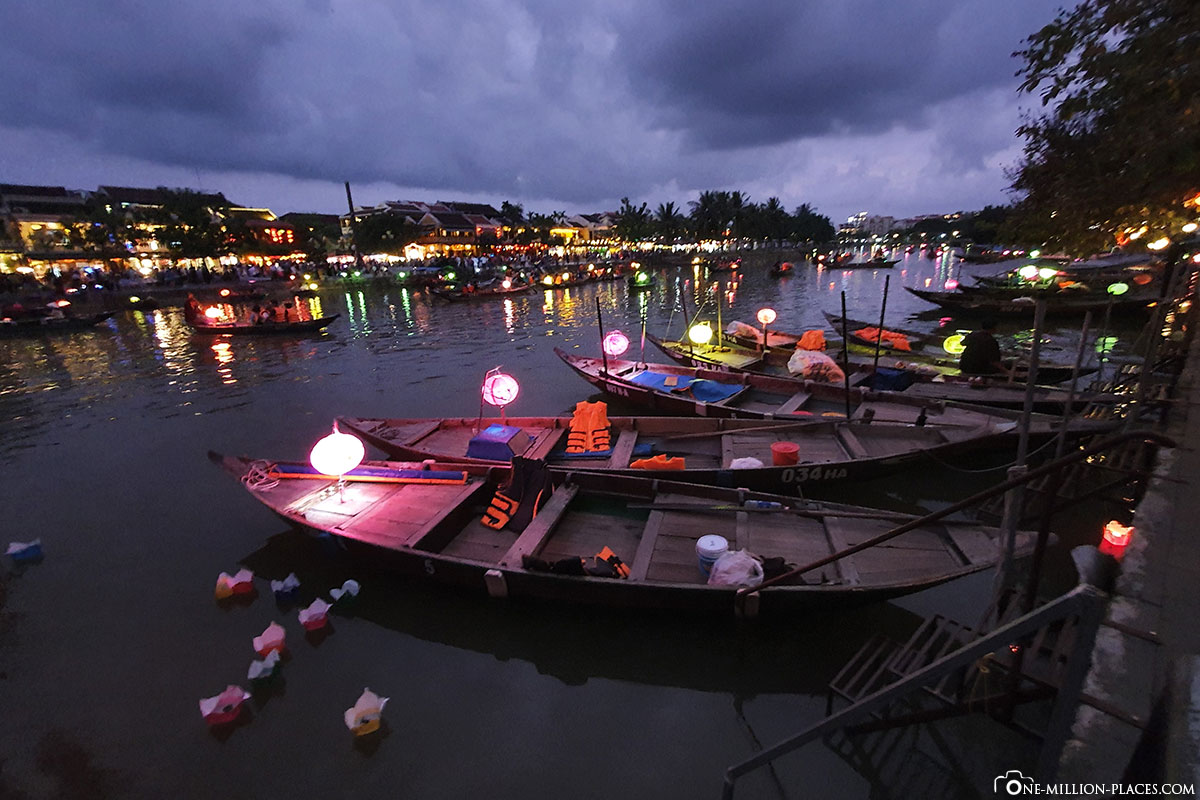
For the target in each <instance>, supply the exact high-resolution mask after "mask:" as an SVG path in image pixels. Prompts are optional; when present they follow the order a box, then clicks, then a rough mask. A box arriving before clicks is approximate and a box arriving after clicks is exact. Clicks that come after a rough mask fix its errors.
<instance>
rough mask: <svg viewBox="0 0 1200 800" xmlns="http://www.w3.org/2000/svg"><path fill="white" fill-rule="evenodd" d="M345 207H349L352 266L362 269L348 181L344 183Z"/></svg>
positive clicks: (356, 225) (356, 224)
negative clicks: (352, 254) (352, 250)
mask: <svg viewBox="0 0 1200 800" xmlns="http://www.w3.org/2000/svg"><path fill="white" fill-rule="evenodd" d="M346 205H348V206H349V207H350V244H351V246H352V247H353V248H354V266H356V267H358V268H359V269H360V270H361V269H362V268H363V260H362V253H360V252H358V221H357V220H356V219H355V218H354V198H352V197H351V196H350V181H346Z"/></svg>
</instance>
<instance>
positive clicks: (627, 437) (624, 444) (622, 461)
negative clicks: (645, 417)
mask: <svg viewBox="0 0 1200 800" xmlns="http://www.w3.org/2000/svg"><path fill="white" fill-rule="evenodd" d="M637 438H638V434H637V431H635V430H624V431H621V435H620V436H618V437H617V445H616V447H614V448H613V452H612V457H611V458H609V460H608V466H609V468H610V469H626V468H628V467H629V460H630V459H631V458H632V457H633V446H634V445H635V444H636V443H637Z"/></svg>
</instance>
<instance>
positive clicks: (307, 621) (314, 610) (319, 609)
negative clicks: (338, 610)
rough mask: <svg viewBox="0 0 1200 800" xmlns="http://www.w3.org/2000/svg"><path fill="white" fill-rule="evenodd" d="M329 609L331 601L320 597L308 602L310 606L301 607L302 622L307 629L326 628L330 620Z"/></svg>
mask: <svg viewBox="0 0 1200 800" xmlns="http://www.w3.org/2000/svg"><path fill="white" fill-rule="evenodd" d="M329 609H330V605H329V603H326V602H325V601H324V600H322V599H321V598H319V597H318V598H317V599H316V600H313V601H312V602H311V603H309V604H308V608H302V609H300V615H299V616H300V624H301V625H303V626H304V630H306V631H315V630H319V629H320V628H324V627H325V624H326V623H327V622H329V616H328V614H329Z"/></svg>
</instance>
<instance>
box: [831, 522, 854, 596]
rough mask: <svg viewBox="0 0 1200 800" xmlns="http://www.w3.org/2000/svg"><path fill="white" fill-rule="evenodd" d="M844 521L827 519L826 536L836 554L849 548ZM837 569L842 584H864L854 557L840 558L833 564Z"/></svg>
mask: <svg viewBox="0 0 1200 800" xmlns="http://www.w3.org/2000/svg"><path fill="white" fill-rule="evenodd" d="M844 524H845V523H844V521H843V520H841V519H838V518H836V517H826V518H825V536H826V537H828V539H829V546H830V547H831V548H832V551H833V552H834V553H837V552H840V551H842V550H845V549H847V548H848V547H849V545H847V544H846V536H845V533H844V532H843V530H842V526H843V525H844ZM833 564H834V566H835V567H837V571H838V574H839V575H841V576H842V582H843V583H846V584H847V585H850V586H854V585H856V584H859V583H861V582H862V580H861V579H860V578H859V576H858V568H857V567H856V566H855V565H854V556H846V557H845V558H839V559H838V560H837V561H834V562H833Z"/></svg>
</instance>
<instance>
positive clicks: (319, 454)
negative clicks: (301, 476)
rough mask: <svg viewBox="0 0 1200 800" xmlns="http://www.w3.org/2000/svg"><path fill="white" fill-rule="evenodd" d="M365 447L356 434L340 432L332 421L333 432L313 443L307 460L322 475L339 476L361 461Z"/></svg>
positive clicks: (365, 452) (365, 451)
mask: <svg viewBox="0 0 1200 800" xmlns="http://www.w3.org/2000/svg"><path fill="white" fill-rule="evenodd" d="M366 455H367V449H366V447H365V446H364V445H363V443H362V441H361V440H360V439H359V438H358V437H357V436H351V435H350V434H348V433H342V432H341V431H339V430H338V426H337V423H336V422H335V423H333V433H331V434H329V435H328V436H326V437H325V438H324V439H322V440H321V441H319V442H317V443H316V444H315V445H313V449H312V452H310V453H309V454H308V462H309V463H310V464H312V466H313V469H315V470H316V471H317V472H319V473H321V474H322V475H330V476H332V477H336V478H340V477H342V476H343V475H345V474H346V473H347V472H349V471H350V470H352V469H354V468H355V467H357V466H358V465H359V464H361V463H362V460H363V458H365V457H366Z"/></svg>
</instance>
